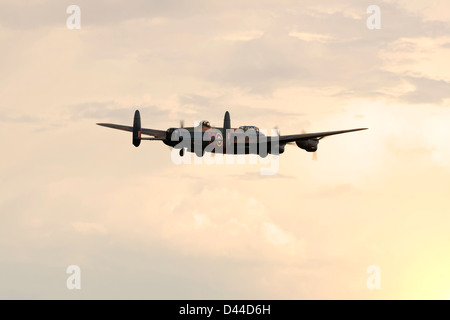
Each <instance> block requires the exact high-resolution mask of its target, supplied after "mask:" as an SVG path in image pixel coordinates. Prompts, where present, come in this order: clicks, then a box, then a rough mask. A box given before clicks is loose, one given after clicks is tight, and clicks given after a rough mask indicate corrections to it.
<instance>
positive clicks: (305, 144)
mask: <svg viewBox="0 0 450 320" xmlns="http://www.w3.org/2000/svg"><path fill="white" fill-rule="evenodd" d="M97 124H98V125H100V126H104V127H108V128H113V129H118V130H124V131H129V132H132V133H133V140H132V141H133V145H134V146H135V147H138V146H139V145H140V144H141V141H142V140H156V141H158V140H159V141H162V142H163V143H164V144H166V145H168V146H170V147H172V148H175V149H179V150H180V151H179V152H180V156H183V155H184V151H185V150H186V151H189V152H195V154H196V155H197V156H199V157H201V156H203V155H204V153H205V151H206V152H211V153H223V154H258V155H259V156H261V157H265V156H267V154H268V153H270V154H282V153H283V152H284V149H285V146H286V144H288V143H294V142H295V144H296V145H297V146H298V147H299V148H301V149H304V150H306V151H308V152H316V151H317V146H318V144H319V140H320V139H322V138H324V137H327V136H331V135H335V134H341V133H347V132H354V131H360V130H366V129H367V128H359V129H350V130H340V131H329V132H318V133H302V134H293V135H285V136H282V135H279V134H278V135H277V136H266V135H264V134H263V133H262V132H260V130H259V128H258V127H255V126H241V127H239V128H231V119H230V113H229V112H228V111H227V112H225V117H224V120H223V127H222V128H216V127H211V125H210V124H209V122H208V121H202V122H200V123H199V124H198V125H197V126H195V127H186V128H184V126H183V122H181V126H180V128H169V129H167V130H165V131H163V130H155V129H145V128H141V116H140V113H139V110H136V112H135V113H134V121H133V126H132V127H129V126H124V125H118V124H111V123H97ZM142 135H147V136H150V137H142ZM224 137H225V139H224Z"/></svg>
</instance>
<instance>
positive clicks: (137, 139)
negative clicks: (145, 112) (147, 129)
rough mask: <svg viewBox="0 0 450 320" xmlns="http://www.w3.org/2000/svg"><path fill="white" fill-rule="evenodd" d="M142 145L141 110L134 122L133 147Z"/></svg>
mask: <svg viewBox="0 0 450 320" xmlns="http://www.w3.org/2000/svg"><path fill="white" fill-rule="evenodd" d="M140 144H141V114H140V113H139V110H136V112H135V113H134V121H133V145H134V146H135V147H139V145H140Z"/></svg>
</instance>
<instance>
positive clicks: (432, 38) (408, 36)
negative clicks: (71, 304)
mask: <svg viewBox="0 0 450 320" xmlns="http://www.w3.org/2000/svg"><path fill="white" fill-rule="evenodd" d="M337 2H339V4H338V3H337ZM72 4H76V5H78V6H79V7H80V9H81V28H80V29H79V30H78V29H74V30H70V29H69V28H68V26H67V23H66V22H67V21H66V20H67V19H68V17H69V14H68V13H67V12H66V9H67V7H68V6H69V5H72ZM367 6H368V5H366V4H362V3H361V1H359V0H342V1H331V0H325V1H320V2H319V3H318V2H317V1H313V0H304V1H293V0H292V1H291V0H286V1H270V0H267V1H265V0H264V1H259V0H258V1H256V0H248V1H219V2H213V1H207V0H199V1H148V0H134V1H128V2H127V1H123V2H120V3H119V2H117V1H114V2H111V1H106V0H99V1H87V0H80V1H76V2H75V3H72V2H68V1H50V0H34V1H9V0H7V1H1V2H0V43H1V50H0V70H1V73H0V74H1V75H0V124H1V125H0V134H1V136H2V139H1V140H0V141H1V150H3V153H2V155H3V157H2V166H1V167H0V177H1V181H2V183H1V189H0V190H1V192H0V213H1V216H2V223H1V224H0V251H1V252H2V254H1V255H0V266H1V272H0V283H1V284H2V285H1V286H0V297H1V298H4V299H11V298H13V299H14V298H31V299H34V298H37V299H40V298H43V299H48V298H62V299H80V298H85V299H94V298H100V299H114V298H123V299H132V298H137V299H450V272H449V270H450V255H449V252H450V232H449V230H450V201H449V195H450V144H449V140H450V60H449V56H450V33H449V30H450V6H449V5H447V4H445V3H444V2H443V1H438V0H431V1H424V0H415V1H403V0H399V1H394V0H384V1H378V6H379V7H380V12H381V29H374V30H370V29H368V27H367V24H366V20H367V19H368V17H369V14H367V13H366V9H367ZM136 109H139V110H140V113H141V117H142V126H143V127H145V128H153V129H160V130H166V129H167V128H170V127H177V126H179V123H180V120H184V121H185V124H186V126H192V125H193V124H194V121H199V120H209V121H210V122H211V124H212V125H215V126H222V123H223V117H224V113H225V111H227V110H228V111H229V112H230V114H231V124H232V126H233V127H239V126H243V125H254V126H258V127H259V128H261V129H266V130H271V129H273V128H275V127H278V128H279V129H280V132H281V134H297V133H302V132H303V131H306V132H323V131H332V130H343V129H352V128H369V130H366V131H360V132H354V133H347V134H343V135H337V136H331V137H327V138H326V139H323V140H320V143H319V149H318V154H317V155H318V160H317V161H314V160H312V156H311V154H310V153H307V152H305V151H304V150H301V149H299V148H298V147H297V146H296V145H295V144H293V145H287V146H286V151H285V153H284V154H282V155H280V157H279V169H278V173H277V174H276V175H273V176H264V175H261V174H260V171H261V168H263V167H265V166H267V165H264V164H261V163H258V164H249V163H248V161H247V163H245V164H235V165H226V164H224V165H218V164H211V165H208V164H192V165H175V164H174V163H173V162H172V161H171V149H169V148H168V147H167V146H165V145H164V144H162V143H161V142H160V141H143V142H142V143H141V145H140V147H139V148H135V147H134V146H132V144H131V139H132V136H131V134H129V133H126V132H122V131H117V130H110V129H108V128H104V127H99V126H96V125H95V124H96V123H98V122H107V123H116V124H123V125H131V124H132V121H133V113H134V111H135V110H136ZM188 156H192V157H194V156H193V155H191V154H189V155H188ZM206 157H209V156H206ZM206 157H205V159H206ZM245 159H248V158H245ZM70 265H76V266H79V267H80V269H81V283H82V286H81V290H79V291H77V290H68V289H67V287H66V279H67V277H68V274H66V268H67V267H68V266H70ZM372 265H374V266H378V267H379V270H380V274H379V275H378V276H379V277H380V278H379V279H380V284H381V287H380V288H379V289H372V290H370V289H369V288H368V286H367V283H368V279H369V280H371V279H372V278H369V277H371V276H372V275H371V274H369V273H367V268H368V267H369V266H372ZM369 282H370V281H369ZM373 283H376V282H373Z"/></svg>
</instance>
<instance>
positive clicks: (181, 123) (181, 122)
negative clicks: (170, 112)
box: [180, 120, 184, 128]
mask: <svg viewBox="0 0 450 320" xmlns="http://www.w3.org/2000/svg"><path fill="white" fill-rule="evenodd" d="M180 128H184V120H180Z"/></svg>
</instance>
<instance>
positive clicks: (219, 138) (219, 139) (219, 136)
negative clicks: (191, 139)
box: [216, 132, 223, 147]
mask: <svg viewBox="0 0 450 320" xmlns="http://www.w3.org/2000/svg"><path fill="white" fill-rule="evenodd" d="M216 141H217V146H218V147H221V146H222V144H223V136H222V134H221V133H220V132H217V133H216Z"/></svg>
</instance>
